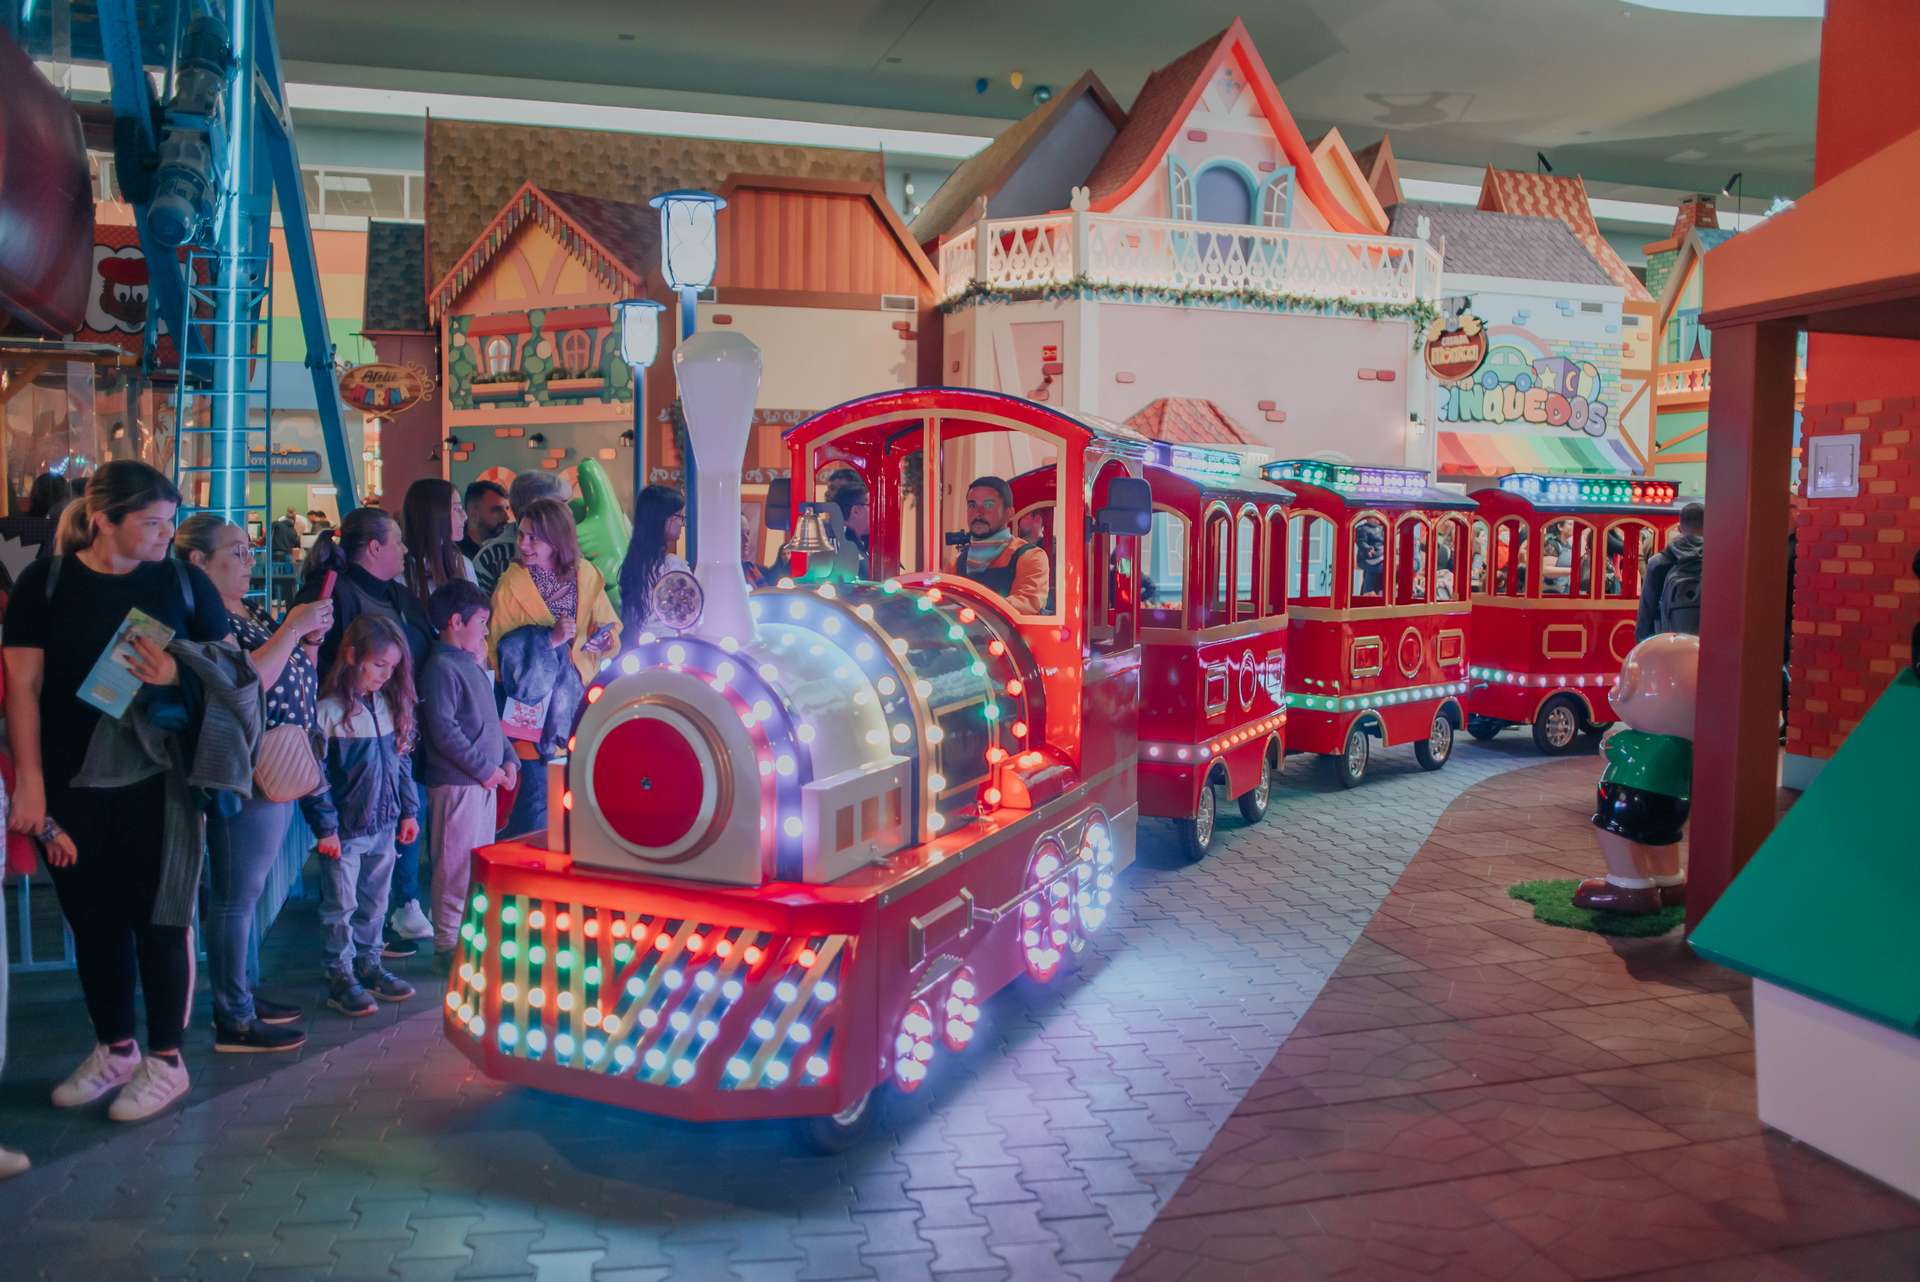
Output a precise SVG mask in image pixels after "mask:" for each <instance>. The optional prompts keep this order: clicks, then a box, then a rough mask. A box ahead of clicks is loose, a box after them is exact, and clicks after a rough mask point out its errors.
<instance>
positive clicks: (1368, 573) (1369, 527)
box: [1351, 516, 1387, 605]
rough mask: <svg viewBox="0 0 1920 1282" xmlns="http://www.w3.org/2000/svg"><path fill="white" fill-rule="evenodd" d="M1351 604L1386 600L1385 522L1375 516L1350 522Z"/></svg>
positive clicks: (1370, 603) (1372, 603)
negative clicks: (1351, 557)
mask: <svg viewBox="0 0 1920 1282" xmlns="http://www.w3.org/2000/svg"><path fill="white" fill-rule="evenodd" d="M1352 593H1353V595H1352V597H1351V601H1352V603H1353V604H1354V605H1385V604H1386V603H1387V526H1386V522H1384V521H1382V520H1381V519H1380V518H1379V517H1377V516H1369V517H1364V518H1362V519H1361V520H1358V521H1355V522H1354V523H1353V588H1352Z"/></svg>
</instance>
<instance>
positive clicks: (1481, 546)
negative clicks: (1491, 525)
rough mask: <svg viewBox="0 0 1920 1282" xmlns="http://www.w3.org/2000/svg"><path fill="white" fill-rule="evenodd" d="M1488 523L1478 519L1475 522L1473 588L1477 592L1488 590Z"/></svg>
mask: <svg viewBox="0 0 1920 1282" xmlns="http://www.w3.org/2000/svg"><path fill="white" fill-rule="evenodd" d="M1487 539H1488V532H1487V523H1486V522H1485V521H1478V520H1476V521H1475V522H1474V523H1473V578H1472V580H1471V585H1472V589H1473V591H1474V592H1476V593H1484V592H1485V591H1486V590H1487Z"/></svg>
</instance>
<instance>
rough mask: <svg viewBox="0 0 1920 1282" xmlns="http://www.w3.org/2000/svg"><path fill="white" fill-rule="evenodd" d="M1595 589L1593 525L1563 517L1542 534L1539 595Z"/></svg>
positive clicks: (1578, 594) (1575, 593) (1588, 593)
mask: <svg viewBox="0 0 1920 1282" xmlns="http://www.w3.org/2000/svg"><path fill="white" fill-rule="evenodd" d="M1592 593H1593V527H1592V526H1591V525H1588V524H1587V523H1586V522H1585V521H1576V520H1574V519H1573V518H1572V517H1562V518H1560V519H1559V520H1557V521H1550V522H1548V523H1547V527H1546V529H1544V530H1543V531H1541V535H1540V595H1542V596H1571V597H1586V596H1591V595H1592Z"/></svg>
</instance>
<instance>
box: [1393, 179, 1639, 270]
mask: <svg viewBox="0 0 1920 1282" xmlns="http://www.w3.org/2000/svg"><path fill="white" fill-rule="evenodd" d="M1422 217H1424V218H1426V219H1427V221H1428V223H1429V225H1430V228H1431V231H1432V235H1433V239H1434V242H1435V243H1436V244H1438V245H1439V246H1440V251H1441V254H1442V255H1443V257H1442V258H1441V270H1442V271H1443V272H1450V273H1453V274H1456V275H1461V276H1506V277H1513V278H1515V279H1520V280H1547V281H1555V282H1559V283H1562V284H1569V285H1611V284H1613V283H1614V282H1613V279H1612V278H1611V277H1610V276H1608V275H1607V274H1606V273H1605V272H1604V271H1602V270H1600V264H1598V263H1596V262H1594V261H1593V255H1592V254H1590V253H1588V252H1587V250H1586V247H1585V246H1583V245H1582V244H1581V243H1580V242H1579V241H1578V240H1577V239H1575V237H1574V234H1573V233H1572V232H1571V231H1568V230H1567V227H1566V224H1565V223H1562V222H1561V221H1560V220H1559V219H1557V218H1536V217H1531V216H1529V215H1525V214H1498V213H1491V212H1488V211H1486V210H1481V209H1467V208H1464V207H1463V206H1460V205H1440V204H1434V203H1432V202H1429V201H1414V200H1403V201H1401V202H1400V203H1399V204H1397V205H1395V206H1394V207H1393V208H1391V209H1389V210H1388V211H1387V220H1388V221H1387V234H1388V235H1389V236H1417V235H1419V234H1420V233H1419V225H1420V219H1421V218H1422Z"/></svg>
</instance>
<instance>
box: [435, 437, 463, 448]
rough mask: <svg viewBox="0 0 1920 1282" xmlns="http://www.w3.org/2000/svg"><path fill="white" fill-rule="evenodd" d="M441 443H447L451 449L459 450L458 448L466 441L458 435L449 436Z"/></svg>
mask: <svg viewBox="0 0 1920 1282" xmlns="http://www.w3.org/2000/svg"><path fill="white" fill-rule="evenodd" d="M441 444H443V445H445V446H446V447H447V448H448V449H450V450H457V449H460V448H461V447H462V446H463V445H464V444H465V442H464V441H462V440H461V439H460V438H459V437H457V436H449V437H447V439H446V440H444V441H442V442H441Z"/></svg>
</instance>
